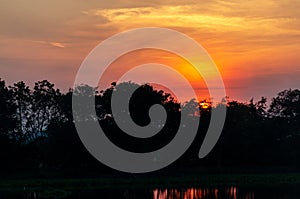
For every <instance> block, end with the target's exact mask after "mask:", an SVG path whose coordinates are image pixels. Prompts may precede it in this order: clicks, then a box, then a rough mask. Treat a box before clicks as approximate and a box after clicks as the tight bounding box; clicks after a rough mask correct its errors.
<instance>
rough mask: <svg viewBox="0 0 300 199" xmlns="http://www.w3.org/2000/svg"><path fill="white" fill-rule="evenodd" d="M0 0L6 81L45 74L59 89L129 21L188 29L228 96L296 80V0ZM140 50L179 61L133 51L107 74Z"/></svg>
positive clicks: (299, 43) (299, 35) (0, 59)
mask: <svg viewBox="0 0 300 199" xmlns="http://www.w3.org/2000/svg"><path fill="white" fill-rule="evenodd" d="M0 4H1V6H0V78H2V79H4V80H5V81H6V82H7V83H8V84H12V83H14V82H17V81H25V82H26V83H28V84H29V85H32V84H33V82H36V81H38V80H43V79H47V80H49V81H51V82H53V83H55V85H56V87H58V88H60V89H62V90H67V89H68V88H70V87H72V86H73V83H74V79H75V75H76V72H77V71H78V69H79V67H80V65H81V63H82V61H83V60H84V58H85V57H86V56H87V55H88V54H89V52H90V51H91V50H92V49H93V48H94V47H95V46H96V45H98V44H99V43H100V42H101V41H103V40H105V39H106V38H108V37H110V36H112V35H114V34H117V33H120V32H122V31H126V30H129V29H132V28H143V27H164V28H170V29H174V30H176V31H180V32H182V33H184V34H186V35H188V36H189V37H191V38H193V39H194V40H196V41H197V42H198V43H200V44H201V45H202V46H203V47H204V48H205V49H206V51H207V52H208V53H209V55H210V56H211V57H212V59H213V60H214V62H215V63H216V65H217V66H218V68H219V71H220V73H221V75H222V78H223V81H224V84H225V87H226V94H227V96H228V97H229V98H230V99H235V100H241V101H248V100H250V99H251V98H252V97H253V98H254V99H255V100H259V99H260V97H261V96H265V97H267V98H268V99H269V100H270V98H271V97H273V96H275V95H276V94H277V93H278V92H280V91H281V90H284V89H288V88H299V85H300V61H299V52H300V12H299V10H300V1H299V0H283V1H275V0H272V1H270V0H266V1H258V0H253V1H239V0H228V1H221V0H211V1H203V0H193V1H180V0H166V1H158V0H143V1H140V0H111V1H106V0H77V1H73V0H51V1H39V0H27V1H23V0H13V1H12V0H0ZM120 45H124V44H120ZM147 53H148V55H147ZM143 56H144V62H145V61H147V60H148V61H149V57H151V58H153V59H156V60H158V61H160V62H162V63H164V64H170V65H177V66H179V65H180V66H183V65H181V63H183V62H182V60H181V61H180V60H179V59H178V58H176V56H171V55H170V54H166V53H165V52H162V53H159V52H151V51H148V52H147V51H143V52H135V53H131V55H130V54H129V55H126V56H125V57H126V58H124V57H121V58H120V59H118V60H117V61H116V63H114V64H112V65H115V68H116V69H115V70H113V69H112V73H110V75H108V77H107V81H110V79H111V80H114V78H115V77H117V76H118V75H115V74H118V71H120V69H118V67H121V68H122V67H123V68H122V70H123V71H124V68H126V66H128V67H129V65H136V64H138V63H139V64H141V63H142V62H141V61H140V60H141V59H143ZM145 57H146V58H145ZM174 60H175V61H174ZM176 60H177V61H176ZM112 67H113V66H112ZM175 68H176V67H175ZM180 70H181V72H182V73H185V74H186V76H187V78H188V79H189V80H190V81H192V84H193V86H194V87H195V88H196V89H198V90H205V89H202V88H203V80H201V77H200V78H199V81H195V79H197V78H195V77H194V75H195V74H194V73H193V71H192V70H188V69H185V68H184V67H183V68H181V69H180ZM199 92H200V91H199ZM201 92H202V91H201ZM201 92H200V94H199V95H202V94H203V93H201ZM203 96H204V97H206V95H205V94H203Z"/></svg>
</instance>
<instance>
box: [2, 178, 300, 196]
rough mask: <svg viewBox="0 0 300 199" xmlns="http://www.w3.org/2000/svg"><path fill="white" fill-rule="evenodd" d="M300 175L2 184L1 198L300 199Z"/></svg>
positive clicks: (18, 180)
mask: <svg viewBox="0 0 300 199" xmlns="http://www.w3.org/2000/svg"><path fill="white" fill-rule="evenodd" d="M299 187H300V173H289V174H218V175H217V174H215V175H198V176H195V175H177V176H163V177H159V176H150V177H149V176H135V175H132V176H127V177H117V176H104V177H99V178H93V179H92V178H90V179H74V178H72V179H22V180H21V179H11V180H1V181H0V198H7V199H10V198H96V197H97V198H145V199H150V198H151V199H181V198H182V199H200V198H201V199H208V198H215V199H222V198H226V199H230V198H232V199H239V198H240V199H254V198H255V199H259V198H274V199H279V198H280V199H281V198H288V199H293V198H297V199H298V198H299V196H300V189H299Z"/></svg>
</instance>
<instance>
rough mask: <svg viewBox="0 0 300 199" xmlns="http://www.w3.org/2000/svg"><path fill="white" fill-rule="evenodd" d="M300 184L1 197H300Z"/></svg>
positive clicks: (50, 192)
mask: <svg viewBox="0 0 300 199" xmlns="http://www.w3.org/2000/svg"><path fill="white" fill-rule="evenodd" d="M299 197H300V187H299V186H296V185H285V186H267V185H264V186H252V187H238V186H223V187H187V188H151V189H146V188H143V189H141V188H139V189H134V188H127V189H125V188H124V189H97V190H73V191H66V190H59V189H53V190H43V191H35V192H33V191H26V190H25V191H22V193H20V192H19V193H7V192H0V198H3V199H11V198H24V199H25V198H26V199H39V198H78V199H79V198H84V199H85V198H110V199H119V198H124V199H265V198H270V199H299Z"/></svg>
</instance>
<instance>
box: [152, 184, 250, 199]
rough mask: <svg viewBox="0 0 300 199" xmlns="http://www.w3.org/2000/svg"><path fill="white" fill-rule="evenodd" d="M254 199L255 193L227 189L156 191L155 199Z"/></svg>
mask: <svg viewBox="0 0 300 199" xmlns="http://www.w3.org/2000/svg"><path fill="white" fill-rule="evenodd" d="M221 198H222V199H223V198H224V199H254V192H252V191H244V190H238V188H237V187H236V186H231V187H227V188H186V189H154V190H153V199H221Z"/></svg>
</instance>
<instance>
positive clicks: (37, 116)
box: [0, 79, 300, 175]
mask: <svg viewBox="0 0 300 199" xmlns="http://www.w3.org/2000/svg"><path fill="white" fill-rule="evenodd" d="M136 86H139V88H138V89H137V90H136V91H135V92H134V94H133V96H132V97H131V99H130V103H129V109H130V117H131V118H132V120H133V121H134V122H135V123H136V124H138V125H140V126H145V125H147V124H149V122H150V117H149V115H148V111H149V108H150V107H151V106H152V105H153V104H161V105H162V106H164V108H165V110H166V112H167V120H166V123H165V125H164V127H163V128H162V130H161V131H160V132H159V133H158V134H156V135H155V136H153V137H150V138H143V139H142V138H136V137H132V136H130V135H128V134H126V133H124V132H122V130H121V129H120V128H119V127H118V125H117V124H116V122H115V120H114V117H113V115H112V110H111V97H112V93H113V92H126V90H127V89H129V88H132V87H136ZM90 93H93V95H92V96H90V97H93V98H95V107H92V108H94V109H95V111H96V115H97V117H96V118H81V116H80V113H72V96H73V94H74V96H75V97H76V96H77V97H80V96H85V95H89V94H90ZM203 104H205V106H203ZM225 105H226V106H227V116H226V121H225V126H224V129H223V132H222V134H221V137H220V139H219V141H218V143H217V145H216V146H215V148H214V149H213V150H212V152H211V153H210V154H209V155H208V156H207V157H205V158H204V159H198V157H197V155H198V152H199V149H200V146H201V143H202V141H203V139H204V137H205V134H206V130H207V128H208V124H209V121H210V114H211V111H212V110H213V109H216V108H218V107H217V106H212V105H211V103H210V102H209V101H208V100H203V101H201V102H197V101H196V100H194V99H192V100H190V101H189V102H185V103H183V104H180V103H179V102H178V101H177V100H176V99H175V98H174V97H173V96H172V95H171V94H169V93H166V92H164V91H162V90H156V89H154V88H153V86H151V85H148V84H145V85H137V84H135V83H133V82H124V83H120V84H116V83H112V84H111V86H110V87H109V88H107V89H105V90H97V89H96V88H92V87H90V86H88V85H80V86H78V87H77V88H75V89H74V90H72V89H70V90H69V91H68V92H64V93H63V92H61V91H60V90H59V89H56V88H55V86H54V84H52V83H50V82H49V81H47V80H43V81H38V82H36V83H35V84H34V87H33V88H30V87H29V86H27V85H26V84H25V83H24V82H22V81H21V82H17V83H14V84H13V85H10V86H8V85H6V83H5V81H4V80H1V79H0V160H1V164H0V169H1V170H0V173H3V174H7V175H9V174H14V173H30V172H33V173H43V172H56V173H63V174H65V175H68V174H69V175H74V172H75V173H77V174H78V173H80V174H83V173H85V172H84V171H97V172H99V173H104V172H107V171H110V169H108V168H107V167H105V166H104V165H102V164H101V163H99V162H98V161H97V160H95V159H94V158H93V157H92V155H90V154H89V152H88V151H87V150H86V149H85V147H84V146H83V144H82V143H81V141H80V139H79V136H78V135H77V132H76V128H75V125H74V120H80V119H81V120H82V121H81V122H91V121H93V122H95V121H96V122H98V123H99V125H101V127H102V128H103V130H104V132H105V134H106V136H107V137H108V138H109V139H110V140H111V141H112V142H113V143H115V144H116V145H118V146H119V147H121V148H123V149H126V150H129V151H133V152H149V151H153V150H157V149H159V148H161V147H163V146H165V145H166V144H168V143H169V142H170V141H171V140H172V138H174V136H175V135H176V132H177V129H178V128H179V125H180V113H181V112H182V110H183V109H186V110H188V113H190V114H189V116H190V117H200V124H199V129H198V133H197V135H196V138H195V140H194V142H193V143H192V145H191V147H190V148H189V149H188V150H187V152H186V153H185V154H184V155H183V156H182V157H181V158H179V159H178V160H177V161H176V162H175V164H173V165H172V166H171V167H175V168H177V167H180V168H199V169H201V168H228V169H233V168H270V167H272V168H273V167H274V168H275V167H280V168H288V169H295V170H297V168H300V159H299V157H300V125H299V124H300V90H298V89H293V90H292V89H288V90H284V91H282V92H280V93H278V95H277V96H275V97H274V98H272V99H271V102H270V104H269V105H267V99H266V98H264V97H262V98H261V99H260V100H259V101H257V102H255V101H254V100H253V99H251V100H250V101H249V102H247V103H243V102H238V101H234V100H229V99H226V104H225ZM83 108H87V107H83ZM195 110H197V111H198V112H199V113H200V114H194V113H195ZM85 119H86V120H85ZM187 133H188V132H187ZM167 169H168V168H167ZM70 171H71V172H70ZM70 173H71V174H70Z"/></svg>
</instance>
